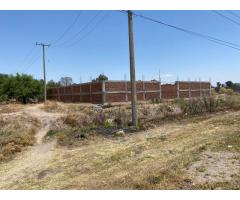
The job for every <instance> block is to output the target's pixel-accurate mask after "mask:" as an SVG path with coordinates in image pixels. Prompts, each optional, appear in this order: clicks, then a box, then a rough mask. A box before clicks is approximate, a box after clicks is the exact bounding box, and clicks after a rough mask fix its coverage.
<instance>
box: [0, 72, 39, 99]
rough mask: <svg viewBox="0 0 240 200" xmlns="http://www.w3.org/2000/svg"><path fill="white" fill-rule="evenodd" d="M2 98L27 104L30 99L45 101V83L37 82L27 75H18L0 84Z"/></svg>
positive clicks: (3, 80) (6, 78)
mask: <svg viewBox="0 0 240 200" xmlns="http://www.w3.org/2000/svg"><path fill="white" fill-rule="evenodd" d="M0 96H6V97H7V99H16V100H17V101H20V102H22V103H24V104H25V103H27V102H28V101H30V99H35V98H37V99H38V100H42V99H43V81H42V80H36V79H34V78H33V77H32V76H30V75H27V74H21V75H20V74H16V76H13V75H11V76H8V77H5V78H4V79H2V81H1V84H0Z"/></svg>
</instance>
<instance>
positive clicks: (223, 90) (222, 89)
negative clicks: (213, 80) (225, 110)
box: [219, 87, 234, 95]
mask: <svg viewBox="0 0 240 200" xmlns="http://www.w3.org/2000/svg"><path fill="white" fill-rule="evenodd" d="M219 93H220V94H227V95H233V94H234V91H233V90H232V89H229V88H224V87H221V88H220V90H219Z"/></svg>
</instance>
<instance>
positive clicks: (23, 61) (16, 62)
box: [0, 11, 240, 84]
mask: <svg viewBox="0 0 240 200" xmlns="http://www.w3.org/2000/svg"><path fill="white" fill-rule="evenodd" d="M135 12H136V13H139V14H140V13H141V14H143V15H146V16H149V17H152V18H155V19H159V20H162V21H164V22H167V23H170V24H173V25H176V26H180V27H183V28H186V29H190V30H192V31H196V32H200V33H203V34H208V35H210V36H213V37H216V38H219V39H223V40H226V41H230V42H233V43H236V44H240V26H238V25H236V24H234V23H232V22H230V21H228V20H226V19H224V18H222V17H220V16H218V15H216V14H215V13H213V12H211V11H135ZM220 12H221V13H223V14H225V15H228V16H229V17H231V18H232V19H234V20H236V21H238V22H239V23H240V18H237V17H234V16H231V15H229V13H227V12H225V11H220ZM234 12H235V13H236V14H239V15H240V11H234ZM78 15H79V17H78V20H77V21H76V23H75V24H74V25H73V26H72V27H71V29H69V31H68V32H67V33H66V34H65V35H64V37H62V38H60V40H59V41H58V42H57V43H56V44H55V45H54V41H55V40H57V39H58V38H59V37H60V36H61V35H62V34H63V33H64V31H65V30H66V29H67V27H69V25H70V24H72V23H73V21H74V19H76V16H78ZM94 16H95V18H94ZM91 19H92V23H90V24H89V25H88V26H86V24H88V23H89V21H90V20H91ZM0 27H1V37H0V44H1V45H0V52H1V54H0V73H8V74H10V73H11V74H14V73H16V72H19V73H29V74H32V75H33V76H34V77H36V78H42V59H41V53H42V50H41V48H40V47H39V46H37V47H36V46H35V43H36V42H46V43H53V45H52V46H51V47H50V48H48V49H47V50H46V67H47V79H48V80H50V79H53V80H56V81H57V80H59V79H60V77H62V76H71V77H72V78H73V80H74V82H79V81H80V78H81V79H82V81H83V82H86V81H89V79H90V77H92V78H95V77H96V76H97V75H98V74H100V73H104V74H106V75H107V76H108V77H109V78H110V79H114V80H120V79H124V74H126V75H127V78H129V47H128V24H127V16H125V15H124V14H122V13H120V12H117V11H0ZM83 27H85V28H84V29H83ZM80 30H81V32H80V33H79V34H78V35H76V33H78V32H79V31H80ZM74 35H76V36H75V37H73V36H74ZM134 44H135V65H136V78H137V80H139V79H142V77H143V76H144V79H145V80H151V79H153V78H157V77H158V71H159V69H160V71H161V75H162V79H163V82H173V81H175V80H176V79H177V77H179V79H180V80H188V79H189V78H190V79H191V80H198V79H199V78H201V79H202V80H209V78H211V80H212V83H213V84H214V83H215V82H216V81H221V82H225V81H227V80H232V81H234V82H240V80H239V74H240V51H236V50H234V49H231V48H227V47H225V46H220V45H218V44H215V43H211V42H209V41H206V40H204V39H201V38H197V37H194V36H191V35H188V34H186V33H183V32H179V31H177V30H174V29H171V28H168V27H165V26H162V25H159V24H156V23H153V22H150V21H145V20H143V19H141V18H139V17H135V18H134Z"/></svg>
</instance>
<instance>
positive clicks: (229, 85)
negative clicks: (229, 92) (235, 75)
mask: <svg viewBox="0 0 240 200" xmlns="http://www.w3.org/2000/svg"><path fill="white" fill-rule="evenodd" d="M225 84H226V87H227V88H232V87H233V82H232V81H227V82H226V83H225Z"/></svg>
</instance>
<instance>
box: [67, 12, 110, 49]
mask: <svg viewBox="0 0 240 200" xmlns="http://www.w3.org/2000/svg"><path fill="white" fill-rule="evenodd" d="M108 15H109V13H106V14H105V15H104V16H102V17H101V18H100V19H99V20H98V21H97V23H96V24H95V26H93V27H92V28H91V29H90V30H89V31H88V32H87V33H86V34H85V35H83V36H82V37H80V38H79V39H78V40H76V41H75V42H73V43H71V44H69V45H67V47H71V46H74V45H75V44H77V43H78V42H80V41H82V40H83V39H85V38H86V37H88V36H89V35H90V34H91V33H92V32H93V31H94V30H95V29H96V28H97V26H98V25H99V24H100V23H101V22H102V21H103V20H104V19H105V18H106V17H107V16H108Z"/></svg>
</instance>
